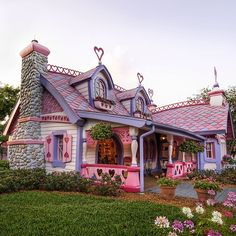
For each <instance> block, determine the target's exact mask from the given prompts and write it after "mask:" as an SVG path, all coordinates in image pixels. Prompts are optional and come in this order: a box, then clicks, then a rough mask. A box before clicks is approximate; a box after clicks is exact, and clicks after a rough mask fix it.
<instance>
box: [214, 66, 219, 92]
mask: <svg viewBox="0 0 236 236" xmlns="http://www.w3.org/2000/svg"><path fill="white" fill-rule="evenodd" d="M214 75H215V84H214V85H213V88H219V87H220V86H219V84H218V82H217V71H216V67H215V66H214Z"/></svg>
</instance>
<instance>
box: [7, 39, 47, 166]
mask: <svg viewBox="0 0 236 236" xmlns="http://www.w3.org/2000/svg"><path fill="white" fill-rule="evenodd" d="M49 53H50V51H49V50H48V48H46V47H44V46H42V45H41V44H39V43H38V41H37V40H32V42H31V43H30V44H29V45H28V46H27V47H26V48H24V49H23V50H22V51H21V52H20V56H21V57H22V69H21V92H20V118H19V119H18V124H17V127H16V131H15V133H14V134H13V137H12V140H11V141H9V142H8V145H9V149H8V150H9V152H8V155H9V161H10V167H11V168H13V169H18V168H38V167H44V148H43V144H44V142H43V141H42V139H41V127H40V115H41V110H42V94H43V88H42V85H41V83H40V74H45V73H47V62H48V60H47V56H48V55H49Z"/></svg>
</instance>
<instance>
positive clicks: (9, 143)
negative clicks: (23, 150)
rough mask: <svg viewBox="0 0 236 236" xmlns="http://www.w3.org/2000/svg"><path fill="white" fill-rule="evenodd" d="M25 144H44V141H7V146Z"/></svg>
mask: <svg viewBox="0 0 236 236" xmlns="http://www.w3.org/2000/svg"><path fill="white" fill-rule="evenodd" d="M26 144H44V141H41V140H34V139H21V140H13V141H8V142H7V145H9V146H11V145H26Z"/></svg>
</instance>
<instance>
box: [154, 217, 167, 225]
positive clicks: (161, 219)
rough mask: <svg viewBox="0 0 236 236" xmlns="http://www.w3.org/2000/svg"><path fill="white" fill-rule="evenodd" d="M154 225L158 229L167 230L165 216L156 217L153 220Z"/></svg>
mask: <svg viewBox="0 0 236 236" xmlns="http://www.w3.org/2000/svg"><path fill="white" fill-rule="evenodd" d="M155 225H156V226H157V227H159V228H169V227H170V222H169V220H168V219H167V218H166V217H165V216H157V218H156V219H155Z"/></svg>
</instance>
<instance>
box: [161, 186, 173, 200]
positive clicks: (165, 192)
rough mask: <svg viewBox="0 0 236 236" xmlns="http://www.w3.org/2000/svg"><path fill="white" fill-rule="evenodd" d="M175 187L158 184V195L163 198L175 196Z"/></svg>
mask: <svg viewBox="0 0 236 236" xmlns="http://www.w3.org/2000/svg"><path fill="white" fill-rule="evenodd" d="M175 190H176V187H170V186H160V195H161V197H163V198H165V199H173V198H174V197H175Z"/></svg>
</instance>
